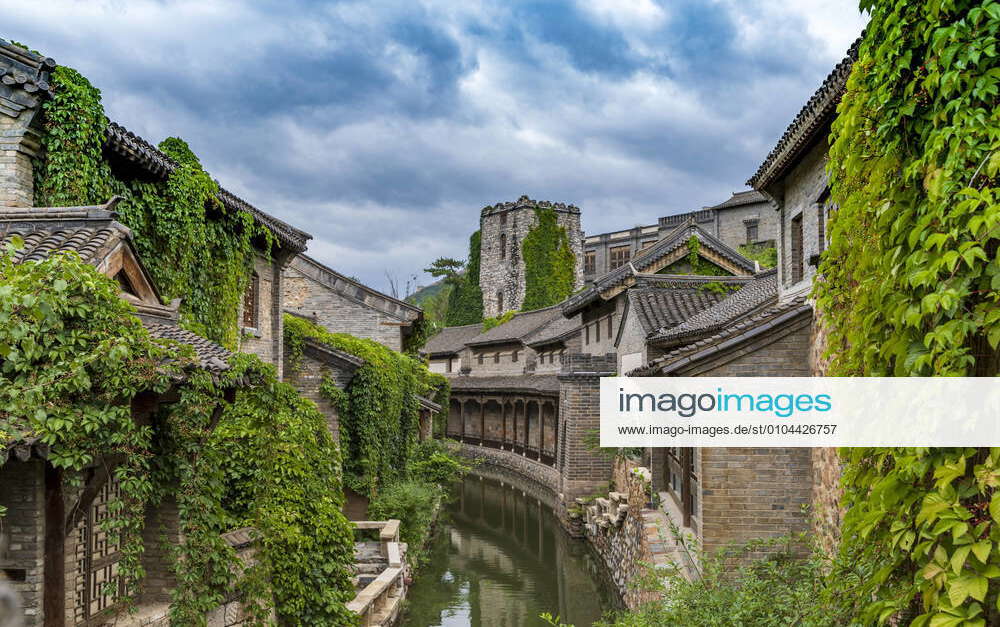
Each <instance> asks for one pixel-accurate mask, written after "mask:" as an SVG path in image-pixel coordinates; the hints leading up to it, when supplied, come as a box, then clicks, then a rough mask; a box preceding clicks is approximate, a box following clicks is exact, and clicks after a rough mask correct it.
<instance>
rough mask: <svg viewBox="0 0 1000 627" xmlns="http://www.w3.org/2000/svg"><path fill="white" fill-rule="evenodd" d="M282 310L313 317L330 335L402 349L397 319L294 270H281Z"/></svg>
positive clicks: (400, 331) (400, 332)
mask: <svg viewBox="0 0 1000 627" xmlns="http://www.w3.org/2000/svg"><path fill="white" fill-rule="evenodd" d="M284 282H285V283H284V306H285V308H287V309H289V310H290V311H294V312H296V313H300V314H302V315H305V316H310V317H312V316H315V318H316V320H317V322H318V323H319V324H320V325H321V326H323V328H325V329H326V330H328V331H330V332H332V333H347V334H349V335H353V336H355V337H362V338H367V339H370V340H375V341H376V342H378V343H379V344H382V345H383V346H386V347H388V348H391V349H392V350H395V351H399V350H402V348H403V330H402V327H401V326H400V323H401V322H402V320H401V318H396V317H393V316H390V315H388V314H385V313H383V312H381V311H379V310H378V309H375V308H373V307H371V306H369V305H367V304H365V303H364V302H363V301H362V300H360V299H352V298H349V297H347V296H345V295H343V294H339V293H337V292H335V291H334V290H332V289H331V288H329V287H327V286H326V285H323V284H322V283H320V282H318V281H316V280H315V279H313V278H311V277H308V276H306V275H305V274H303V273H302V272H301V271H299V270H297V269H296V268H295V266H294V265H293V266H290V267H289V268H287V269H286V270H285V276H284Z"/></svg>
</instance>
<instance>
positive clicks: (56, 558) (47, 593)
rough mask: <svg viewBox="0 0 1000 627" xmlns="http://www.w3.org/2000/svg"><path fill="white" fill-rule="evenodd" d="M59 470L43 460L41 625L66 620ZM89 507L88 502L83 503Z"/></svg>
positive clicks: (63, 512)
mask: <svg viewBox="0 0 1000 627" xmlns="http://www.w3.org/2000/svg"><path fill="white" fill-rule="evenodd" d="M62 483H63V482H62V470H60V469H58V468H55V467H54V466H52V465H51V464H49V463H46V464H45V540H44V541H45V557H44V567H43V568H44V572H43V575H42V577H43V582H44V585H45V588H44V592H43V596H42V608H43V611H44V613H45V619H44V620H45V622H44V623H43V624H44V625H45V627H60V626H61V625H63V624H64V623H65V621H66V546H65V543H66V534H65V533H64V531H63V530H64V528H65V527H64V525H65V524H66V507H65V505H64V501H63V485H62ZM87 506H88V507H89V503H88V505H87Z"/></svg>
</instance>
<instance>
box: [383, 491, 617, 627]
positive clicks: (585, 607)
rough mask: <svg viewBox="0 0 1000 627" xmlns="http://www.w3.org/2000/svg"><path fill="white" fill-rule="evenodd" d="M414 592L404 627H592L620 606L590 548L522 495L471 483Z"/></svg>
mask: <svg viewBox="0 0 1000 627" xmlns="http://www.w3.org/2000/svg"><path fill="white" fill-rule="evenodd" d="M446 509H447V511H446V515H445V516H444V517H443V518H442V520H441V521H440V523H439V528H438V531H437V535H436V536H435V538H434V541H433V542H432V545H431V547H430V559H429V560H428V563H427V564H426V565H425V566H424V567H423V569H422V570H421V571H420V573H419V574H418V576H417V579H416V581H415V583H414V585H413V586H412V587H411V588H410V591H409V595H408V599H407V612H406V615H405V616H404V618H403V621H402V625H403V626H404V627H462V626H466V625H473V626H475V627H521V626H522V625H523V626H535V625H545V624H546V623H545V622H544V621H542V620H541V619H540V618H538V615H539V614H541V613H542V612H550V613H552V614H553V615H556V614H558V615H559V616H560V618H561V620H562V622H564V623H570V624H573V625H576V627H586V626H588V625H591V624H592V623H593V622H594V621H595V620H597V619H598V618H600V617H601V615H602V614H603V612H604V611H605V610H609V609H612V608H614V607H615V606H616V605H617V600H616V597H615V595H614V593H612V592H611V590H610V588H609V587H608V586H607V585H606V584H605V582H604V578H603V574H602V571H601V569H600V567H599V565H598V563H597V562H596V560H595V558H594V557H593V555H592V553H590V551H589V549H588V548H587V547H586V545H584V544H583V542H580V541H578V540H573V539H571V538H570V537H569V536H567V535H566V533H565V532H564V531H563V530H562V527H561V526H560V524H559V521H558V520H557V519H556V517H555V514H554V513H553V511H552V509H551V508H549V507H548V506H546V505H545V504H544V503H542V502H540V501H538V500H537V499H535V498H534V497H532V496H530V495H525V494H524V493H523V492H522V491H521V490H520V489H518V488H516V487H514V486H511V485H509V484H503V483H500V482H497V481H494V480H491V479H484V478H480V477H478V476H474V475H469V476H467V477H466V478H465V480H464V481H463V482H462V483H461V484H460V485H458V486H456V488H455V495H454V498H453V499H452V501H451V502H450V504H449V505H448V507H447V508H446Z"/></svg>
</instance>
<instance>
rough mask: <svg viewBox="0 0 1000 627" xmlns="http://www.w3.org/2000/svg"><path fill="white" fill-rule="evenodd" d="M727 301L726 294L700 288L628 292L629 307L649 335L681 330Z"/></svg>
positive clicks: (635, 290) (640, 288)
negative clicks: (701, 312) (703, 313)
mask: <svg viewBox="0 0 1000 627" xmlns="http://www.w3.org/2000/svg"><path fill="white" fill-rule="evenodd" d="M725 297H726V294H720V293H718V292H714V291H711V290H706V289H699V288H697V287H694V288H680V289H671V288H664V287H632V288H630V289H629V291H628V306H629V308H630V309H632V310H633V311H634V312H635V315H636V318H637V319H638V320H639V324H640V325H641V326H642V329H643V331H644V332H645V333H646V334H647V335H649V334H651V333H655V332H657V331H659V330H661V329H668V328H671V327H674V326H677V325H678V324H680V323H682V322H684V321H685V320H687V319H688V318H690V317H691V316H693V315H695V314H697V313H698V312H700V311H704V310H705V309H708V308H709V307H711V306H712V305H714V304H716V303H718V302H719V301H720V300H722V299H723V298H725Z"/></svg>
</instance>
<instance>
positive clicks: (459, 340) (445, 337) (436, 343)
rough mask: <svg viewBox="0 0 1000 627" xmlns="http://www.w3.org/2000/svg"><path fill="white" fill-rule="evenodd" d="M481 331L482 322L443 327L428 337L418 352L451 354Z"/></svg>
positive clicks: (460, 348) (463, 346) (459, 349)
mask: <svg viewBox="0 0 1000 627" xmlns="http://www.w3.org/2000/svg"><path fill="white" fill-rule="evenodd" d="M482 332H483V324H482V323H481V322H477V323H475V324H466V325H463V326H460V327H445V328H443V329H441V330H440V331H438V332H437V333H435V334H434V335H432V336H431V337H429V338H428V339H427V343H426V344H424V347H423V348H422V349H420V352H421V353H423V354H424V355H453V354H456V353H458V352H460V351H461V350H462V349H463V348H465V343H466V342H468V341H470V340H471V339H472V338H474V337H476V336H477V335H479V334H481V333H482Z"/></svg>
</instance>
